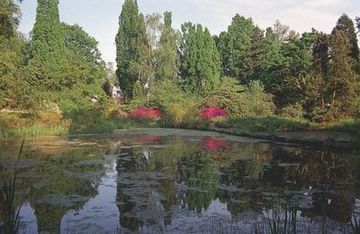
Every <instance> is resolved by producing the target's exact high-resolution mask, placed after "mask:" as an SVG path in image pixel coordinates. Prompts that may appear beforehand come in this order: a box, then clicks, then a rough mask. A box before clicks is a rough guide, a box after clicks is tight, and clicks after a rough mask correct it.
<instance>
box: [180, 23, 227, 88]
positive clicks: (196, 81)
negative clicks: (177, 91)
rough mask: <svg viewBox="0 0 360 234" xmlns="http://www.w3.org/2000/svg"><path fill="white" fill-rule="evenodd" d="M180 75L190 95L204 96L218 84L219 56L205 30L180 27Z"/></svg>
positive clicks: (211, 38)
mask: <svg viewBox="0 0 360 234" xmlns="http://www.w3.org/2000/svg"><path fill="white" fill-rule="evenodd" d="M181 28H182V34H183V35H182V37H183V41H182V47H181V54H182V55H181V74H182V78H183V81H184V86H185V88H186V89H187V90H189V91H190V92H192V93H195V94H199V95H206V94H207V93H208V92H209V91H211V90H213V89H214V88H215V87H216V85H217V84H219V82H220V56H219V53H218V51H217V48H216V45H215V42H214V39H213V37H212V36H211V35H210V32H209V31H208V29H207V28H204V29H203V27H202V26H201V25H200V24H198V25H193V24H191V23H185V24H183V25H182V27H181Z"/></svg>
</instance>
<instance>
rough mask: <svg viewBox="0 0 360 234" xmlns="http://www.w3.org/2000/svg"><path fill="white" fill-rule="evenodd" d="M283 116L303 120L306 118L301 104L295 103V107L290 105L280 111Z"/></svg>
mask: <svg viewBox="0 0 360 234" xmlns="http://www.w3.org/2000/svg"><path fill="white" fill-rule="evenodd" d="M280 113H281V116H284V117H288V118H296V119H301V118H303V117H304V110H303V107H302V105H301V104H300V103H295V104H293V105H288V106H285V107H283V108H281V110H280Z"/></svg>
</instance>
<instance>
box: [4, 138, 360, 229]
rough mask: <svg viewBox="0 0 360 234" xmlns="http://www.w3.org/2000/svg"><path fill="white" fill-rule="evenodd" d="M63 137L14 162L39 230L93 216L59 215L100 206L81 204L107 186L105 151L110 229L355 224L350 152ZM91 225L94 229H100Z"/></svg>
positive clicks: (359, 178) (356, 167) (358, 178)
mask: <svg viewBox="0 0 360 234" xmlns="http://www.w3.org/2000/svg"><path fill="white" fill-rule="evenodd" d="M61 144H63V142H62V143H61ZM61 144H60V143H59V142H58V141H55V142H52V143H51V144H50V143H42V144H41V145H40V146H39V145H35V144H34V146H33V148H32V150H29V151H28V152H26V154H25V155H24V158H23V160H22V161H21V163H20V166H21V167H20V171H19V175H20V177H21V183H20V184H19V194H22V195H25V198H26V202H27V204H28V206H31V207H32V208H33V210H34V215H35V216H36V219H35V221H36V222H37V230H38V231H40V232H50V233H52V232H61V231H63V232H65V231H74V232H77V231H79V232H82V231H84V230H85V229H84V230H83V229H81V230H80V229H74V230H73V229H71V227H74V228H75V227H81V226H82V227H84V225H85V224H86V225H88V224H90V225H91V221H92V219H95V216H94V217H92V216H86V215H84V216H81V217H83V218H84V220H81V219H76V220H77V222H83V225H81V224H79V225H74V226H71V227H64V226H62V225H69V223H66V222H65V221H64V220H67V222H68V221H69V216H68V215H66V214H68V213H69V211H71V212H72V213H73V214H74V215H75V214H76V213H77V211H78V213H81V214H83V213H84V211H86V210H89V209H92V208H93V209H101V206H102V204H99V207H85V206H87V205H88V204H89V202H88V201H89V200H91V199H92V198H96V197H98V196H99V194H100V192H99V189H100V187H101V188H103V189H105V190H104V191H101V194H104V192H105V191H106V185H104V184H101V183H102V182H103V181H106V180H104V178H105V177H106V176H108V175H107V174H106V165H107V163H106V160H108V159H111V160H112V162H116V163H114V168H115V167H116V173H114V179H113V183H114V184H112V185H111V186H113V194H114V195H113V196H114V197H113V198H111V199H113V200H111V201H102V200H99V199H97V200H96V201H100V202H107V207H108V206H109V205H110V206H114V208H115V210H116V212H117V210H118V214H117V215H119V216H117V215H116V218H115V219H118V220H117V221H116V225H111V226H112V227H113V226H119V229H118V230H114V231H120V232H125V233H127V232H142V233H153V232H169V233H172V232H210V233H219V232H220V233H221V232H222V233H236V232H246V233H279V232H281V233H294V232H298V233H309V232H312V233H317V232H331V231H334V230H335V231H337V232H345V233H347V232H348V233H352V232H355V233H356V232H358V230H359V213H360V211H359V210H360V208H359V197H360V195H359V194H360V189H359V185H360V159H359V158H360V157H358V156H356V155H351V154H347V153H343V152H328V151H315V150H311V149H302V148H299V147H289V146H281V145H276V144H266V143H258V142H251V141H248V142H247V141H241V140H239V141H228V140H226V139H225V138H216V137H213V138H209V137H203V136H193V137H181V136H178V137H172V136H162V137H160V136H157V135H154V136H152V135H132V136H126V137H114V138H106V139H102V138H95V139H91V138H90V139H85V140H70V141H68V143H66V144H67V145H66V146H65V147H64V146H63V145H61ZM207 146H209V147H207ZM6 155H7V154H6ZM9 155H10V154H9ZM1 157H2V158H1V161H0V162H1V163H0V168H3V170H5V169H7V168H10V167H11V165H12V162H11V158H10V157H8V156H2V155H1ZM115 164H116V166H115ZM100 185H101V186H100ZM105 198H106V197H105ZM106 199H110V198H106ZM92 200H94V199H92ZM82 211H83V212H82ZM103 212H105V213H104V215H106V211H103ZM64 216H66V218H65V219H64ZM70 221H71V220H70ZM94 223H95V221H94ZM96 223H97V224H99V222H96ZM24 225H26V224H24ZM99 225H100V226H99V227H96V228H98V229H92V230H101V227H102V226H101V225H102V224H101V223H100V224H99ZM104 225H105V224H104Z"/></svg>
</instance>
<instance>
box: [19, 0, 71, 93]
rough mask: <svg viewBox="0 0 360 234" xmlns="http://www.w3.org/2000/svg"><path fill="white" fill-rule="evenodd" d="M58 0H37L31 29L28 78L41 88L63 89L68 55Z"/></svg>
mask: <svg viewBox="0 0 360 234" xmlns="http://www.w3.org/2000/svg"><path fill="white" fill-rule="evenodd" d="M58 4H59V2H58V0H38V6H37V13H36V21H35V25H34V28H33V31H32V39H31V47H30V58H29V61H28V65H27V73H26V76H25V79H26V81H27V82H28V84H29V85H30V86H33V87H37V90H42V91H48V90H51V91H60V90H61V85H60V84H59V82H58V81H59V79H60V77H61V76H62V72H63V71H64V70H63V64H64V62H65V61H66V57H65V41H64V34H63V31H62V29H61V25H60V20H59V9H58Z"/></svg>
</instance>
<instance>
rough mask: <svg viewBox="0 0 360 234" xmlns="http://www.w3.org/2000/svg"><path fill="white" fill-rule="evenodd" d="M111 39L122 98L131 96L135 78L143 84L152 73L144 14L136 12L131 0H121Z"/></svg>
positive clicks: (130, 97)
mask: <svg viewBox="0 0 360 234" xmlns="http://www.w3.org/2000/svg"><path fill="white" fill-rule="evenodd" d="M115 41H116V62H117V70H116V75H117V77H118V79H119V83H120V87H121V89H122V91H123V94H124V96H125V98H126V99H132V97H133V93H134V91H133V90H134V85H135V82H136V81H140V82H141V84H142V85H145V84H147V83H149V82H150V81H151V79H152V76H153V74H152V73H153V71H152V69H151V57H150V55H151V54H150V44H149V42H148V38H147V35H146V29H145V22H144V17H143V16H142V15H141V14H139V10H138V6H137V3H136V1H134V0H126V1H125V2H124V4H123V7H122V11H121V14H120V17H119V31H118V33H117V35H116V38H115Z"/></svg>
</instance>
